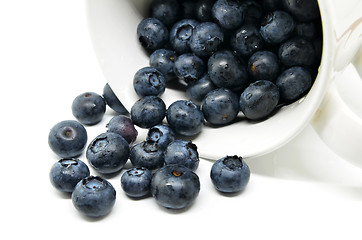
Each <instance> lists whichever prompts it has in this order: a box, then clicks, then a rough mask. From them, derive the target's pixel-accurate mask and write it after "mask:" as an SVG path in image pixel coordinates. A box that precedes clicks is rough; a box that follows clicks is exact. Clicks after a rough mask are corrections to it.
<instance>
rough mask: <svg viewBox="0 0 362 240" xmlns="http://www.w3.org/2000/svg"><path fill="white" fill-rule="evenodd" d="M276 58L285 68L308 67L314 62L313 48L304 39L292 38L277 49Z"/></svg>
mask: <svg viewBox="0 0 362 240" xmlns="http://www.w3.org/2000/svg"><path fill="white" fill-rule="evenodd" d="M278 56H279V59H280V62H281V63H282V64H283V65H284V66H287V67H291V66H297V65H301V66H310V65H312V64H313V63H314V61H315V52H314V46H313V44H312V43H311V42H309V41H307V40H305V39H304V38H300V37H296V38H292V39H289V40H287V41H286V42H284V43H283V44H282V45H281V46H280V47H279V52H278Z"/></svg>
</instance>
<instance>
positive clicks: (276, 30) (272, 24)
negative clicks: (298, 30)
mask: <svg viewBox="0 0 362 240" xmlns="http://www.w3.org/2000/svg"><path fill="white" fill-rule="evenodd" d="M294 25H295V23H294V20H293V17H292V16H291V15H290V14H288V13H287V12H284V11H274V12H270V13H268V14H267V15H265V16H264V19H263V20H262V23H261V27H260V34H261V36H262V37H263V39H264V40H265V42H267V43H269V44H279V43H281V42H283V41H284V40H286V39H287V38H289V37H290V35H291V34H292V33H293V30H294Z"/></svg>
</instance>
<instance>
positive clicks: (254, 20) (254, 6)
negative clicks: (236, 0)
mask: <svg viewBox="0 0 362 240" xmlns="http://www.w3.org/2000/svg"><path fill="white" fill-rule="evenodd" d="M241 7H242V8H243V12H244V24H254V25H259V23H260V20H261V18H262V17H263V14H264V11H263V8H262V6H261V5H260V4H259V3H258V2H257V1H254V0H245V1H243V2H241Z"/></svg>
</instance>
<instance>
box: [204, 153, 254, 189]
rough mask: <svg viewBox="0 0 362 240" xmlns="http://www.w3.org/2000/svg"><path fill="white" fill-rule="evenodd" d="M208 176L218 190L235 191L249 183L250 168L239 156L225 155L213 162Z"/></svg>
mask: <svg viewBox="0 0 362 240" xmlns="http://www.w3.org/2000/svg"><path fill="white" fill-rule="evenodd" d="M210 177H211V181H212V183H213V184H214V186H215V188H216V189H217V190H218V191H220V192H223V193H237V192H240V191H242V190H243V189H245V187H246V186H247V184H248V183H249V179H250V169H249V167H248V165H247V164H246V163H245V161H244V160H243V159H242V158H241V157H238V156H226V157H223V158H221V159H219V160H217V161H216V162H214V164H213V165H212V168H211V172H210Z"/></svg>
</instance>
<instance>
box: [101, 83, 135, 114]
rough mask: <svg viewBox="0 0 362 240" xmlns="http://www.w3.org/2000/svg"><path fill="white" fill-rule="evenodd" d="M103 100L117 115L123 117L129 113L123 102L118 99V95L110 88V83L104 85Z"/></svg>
mask: <svg viewBox="0 0 362 240" xmlns="http://www.w3.org/2000/svg"><path fill="white" fill-rule="evenodd" d="M103 98H104V100H105V101H106V104H107V105H108V106H109V107H110V108H112V109H113V110H114V111H116V112H117V113H119V114H123V115H126V114H128V113H129V112H128V110H127V109H126V108H125V107H124V106H123V104H122V102H121V101H120V100H119V99H118V97H117V96H116V94H115V93H114V92H113V90H112V88H111V87H110V86H109V84H108V83H106V85H104V88H103Z"/></svg>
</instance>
